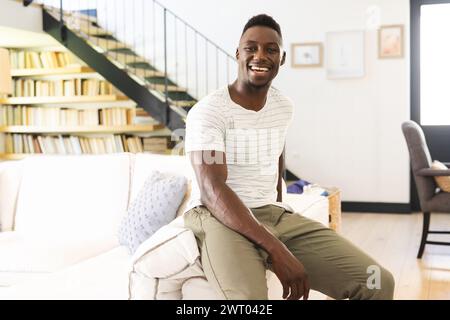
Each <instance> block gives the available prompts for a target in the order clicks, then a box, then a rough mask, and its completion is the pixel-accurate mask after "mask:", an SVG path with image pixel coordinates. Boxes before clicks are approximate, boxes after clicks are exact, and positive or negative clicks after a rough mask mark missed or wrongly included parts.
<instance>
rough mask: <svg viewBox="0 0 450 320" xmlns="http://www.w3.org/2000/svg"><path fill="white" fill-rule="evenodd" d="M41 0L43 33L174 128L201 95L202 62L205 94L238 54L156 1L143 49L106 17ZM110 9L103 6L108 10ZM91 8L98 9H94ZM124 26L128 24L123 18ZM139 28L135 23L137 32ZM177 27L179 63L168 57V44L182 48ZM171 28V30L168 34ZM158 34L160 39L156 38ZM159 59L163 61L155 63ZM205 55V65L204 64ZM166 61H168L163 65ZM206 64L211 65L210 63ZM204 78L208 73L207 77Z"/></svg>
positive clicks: (180, 126) (182, 120) (128, 4)
mask: <svg viewBox="0 0 450 320" xmlns="http://www.w3.org/2000/svg"><path fill="white" fill-rule="evenodd" d="M41 2H43V4H44V6H43V27H44V31H46V32H47V33H49V34H50V35H51V36H52V37H54V38H55V39H56V40H58V41H59V42H60V43H61V44H63V45H64V46H65V47H67V48H68V49H69V50H70V51H71V52H72V53H74V54H75V55H77V56H78V57H79V58H80V59H81V60H83V61H84V62H85V63H86V64H87V65H88V66H90V67H91V68H92V69H94V70H96V71H97V72H98V73H100V74H101V75H102V76H103V77H104V78H105V79H107V80H108V81H109V82H111V83H112V84H113V85H114V86H115V87H116V88H117V89H118V90H120V91H121V92H122V93H123V94H125V95H126V96H128V97H129V98H130V99H132V100H134V101H135V102H136V103H137V105H138V106H139V107H140V108H143V109H144V110H145V111H147V113H148V114H149V115H150V116H152V117H153V118H154V119H156V120H157V121H159V122H160V123H162V124H164V125H165V126H166V127H167V128H168V129H170V130H172V131H173V130H176V129H180V128H184V127H185V119H186V115H187V113H188V111H189V109H190V108H191V107H192V106H193V105H194V104H195V103H196V101H197V100H198V99H199V98H201V96H199V95H200V94H199V86H200V84H199V81H200V79H199V73H200V72H202V71H200V68H199V64H200V63H202V64H203V69H206V72H207V74H206V80H205V79H203V80H202V81H203V83H204V84H205V86H206V90H203V91H204V94H206V92H207V91H208V89H210V90H211V89H213V88H212V85H210V83H211V82H214V83H215V85H216V87H219V83H220V84H221V85H225V84H226V83H228V80H229V70H228V69H229V65H230V63H229V61H230V60H231V61H234V58H233V57H232V56H230V55H228V54H227V53H226V52H225V51H223V50H222V49H220V48H219V47H218V46H217V45H215V44H214V43H212V42H211V41H210V40H208V39H207V38H206V37H204V36H203V35H202V34H201V33H199V32H198V31H197V30H195V29H194V28H192V27H191V26H190V25H189V24H187V23H186V22H185V21H184V20H181V19H180V18H179V17H177V16H176V15H175V14H173V13H172V12H170V11H169V10H168V9H166V8H165V7H163V6H161V5H160V4H159V3H158V2H156V1H148V2H150V3H152V5H153V7H152V11H150V12H147V17H149V16H151V17H152V18H153V27H154V28H153V31H152V32H153V34H148V33H147V34H146V32H145V30H144V31H142V32H141V37H142V41H141V44H140V47H139V45H136V44H134V43H130V42H128V43H127V42H126V41H123V40H122V39H120V37H119V36H118V34H120V32H119V31H120V30H117V29H118V28H117V27H116V28H110V27H108V26H107V25H108V24H110V23H108V20H106V21H103V23H104V24H106V26H102V25H101V23H100V21H99V19H98V18H97V16H92V15H89V14H87V13H86V12H83V11H80V10H65V9H64V5H65V3H66V2H68V1H61V2H62V4H63V9H61V8H55V7H52V6H46V5H45V4H46V1H41ZM148 2H147V3H148ZM53 3H54V1H50V4H53ZM136 3H137V1H133V0H131V1H127V3H126V5H127V6H134V4H136ZM139 3H141V4H142V5H143V6H144V7H143V8H142V11H145V10H146V8H145V3H144V2H139ZM155 7H157V8H159V12H160V13H161V14H162V18H160V19H159V20H161V21H163V25H162V26H160V27H159V28H158V30H160V32H159V33H158V34H157V35H156V36H155V30H156V29H157V26H156V25H155V23H156V20H158V19H157V18H156V17H155V13H157V12H158V11H157V9H155ZM139 9H140V8H133V9H132V10H133V12H137V11H139ZM107 10H108V9H106V8H105V10H104V11H107ZM91 12H92V11H91ZM93 12H96V10H94V11H93ZM117 15H118V14H117V13H115V14H114V15H113V18H115V19H117ZM124 19H125V17H124ZM169 19H171V21H172V22H171V30H169V29H170V28H169V26H168V25H167V24H168V22H167V21H169ZM142 21H143V25H142V26H143V27H144V29H145V24H144V23H145V21H146V20H145V18H144V19H143V20H142ZM123 26H124V27H125V26H126V23H125V21H124V22H123ZM112 29H115V30H112ZM136 30H137V29H135V28H134V27H133V33H135V32H136ZM173 30H175V33H174V35H175V37H174V36H173ZM177 30H184V36H185V39H184V43H183V44H184V47H185V48H184V49H185V56H184V57H183V58H184V59H179V56H180V54H179V53H178V54H176V57H175V59H176V61H173V62H171V60H174V57H173V52H172V56H170V54H169V52H168V47H169V46H171V47H172V48H173V47H175V50H176V48H177V46H180V39H179V38H181V37H180V36H179V35H177ZM171 31H172V34H170V32H171ZM188 32H190V33H191V34H192V35H193V36H192V37H191V38H192V40H193V41H192V42H193V43H194V42H195V47H192V46H193V45H192V44H189V43H188V39H187V34H188ZM124 34H125V35H126V33H125V32H122V37H123V35H124ZM158 37H159V39H160V41H157V40H155V38H158ZM169 38H172V42H173V43H171V42H170V41H169V40H168V39H169ZM173 38H175V39H173ZM199 39H201V40H202V41H203V42H204V44H205V46H204V47H202V48H199V45H198V41H199ZM145 40H147V46H148V44H149V42H151V41H152V42H153V43H151V45H150V46H151V47H152V48H151V50H150V51H153V57H149V54H146V52H145V48H146V47H145V45H144V46H143V44H142V42H145ZM133 42H135V40H133ZM188 46H190V48H189V52H191V51H192V52H193V53H195V61H194V62H191V65H190V66H188V63H189V61H188V59H187V57H188V54H189V52H188V51H187V50H188ZM208 46H209V48H208ZM142 47H144V50H142ZM161 48H162V49H163V50H161ZM211 48H212V49H211ZM157 50H158V51H159V52H160V54H159V56H158V54H155V52H156V51H157ZM208 50H209V51H210V52H212V54H210V55H211V56H214V54H215V64H216V66H214V65H213V63H210V62H209V61H208ZM162 51H163V52H162ZM172 51H173V50H172ZM199 51H203V57H200V55H199ZM175 52H176V51H175ZM219 54H220V55H221V56H222V62H225V63H222V64H221V65H224V66H226V68H227V71H226V72H222V78H224V77H225V75H226V80H225V79H223V80H221V81H219V70H220V67H219V63H221V60H219ZM152 59H153V60H154V61H152ZM157 59H158V60H159V64H158V63H156V60H157ZM205 59H206V64H204V63H205ZM200 60H201V61H200ZM209 60H211V58H209ZM162 62H164V63H163V64H162ZM208 63H210V64H211V65H210V66H208ZM169 64H170V65H175V70H172V72H171V70H169ZM183 64H185V65H183ZM208 67H209V68H208ZM172 69H173V68H172ZM208 69H209V70H208ZM179 70H183V71H184V74H183V75H180V73H181V72H179ZM189 71H191V78H190V79H188V73H189ZM215 71H216V72H217V74H216V75H215V77H216V79H215V81H214V79H213V77H214V75H213V76H210V78H209V79H208V73H211V72H215ZM181 76H183V77H184V78H185V79H184V84H185V86H181V85H179V83H180V78H181ZM203 78H205V77H204V76H203ZM189 84H190V85H189ZM188 87H189V88H188ZM208 87H209V88H208Z"/></svg>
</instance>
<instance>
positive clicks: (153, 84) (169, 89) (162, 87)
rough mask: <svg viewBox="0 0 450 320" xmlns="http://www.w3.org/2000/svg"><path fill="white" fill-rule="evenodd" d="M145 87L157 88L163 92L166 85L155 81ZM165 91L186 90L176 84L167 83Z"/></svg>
mask: <svg viewBox="0 0 450 320" xmlns="http://www.w3.org/2000/svg"><path fill="white" fill-rule="evenodd" d="M147 88H149V89H153V90H157V91H160V92H165V90H166V87H165V85H164V84H156V83H150V84H148V85H147ZM167 91H169V92H186V89H185V88H181V87H178V86H177V85H168V86H167Z"/></svg>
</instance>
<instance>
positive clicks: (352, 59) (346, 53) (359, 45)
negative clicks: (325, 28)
mask: <svg viewBox="0 0 450 320" xmlns="http://www.w3.org/2000/svg"><path fill="white" fill-rule="evenodd" d="M325 46H326V68H327V77H328V79H345V78H359V77H363V76H364V31H342V32H327V34H326V45H325Z"/></svg>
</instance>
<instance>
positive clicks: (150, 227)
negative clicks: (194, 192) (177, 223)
mask: <svg viewBox="0 0 450 320" xmlns="http://www.w3.org/2000/svg"><path fill="white" fill-rule="evenodd" d="M186 189H187V179H186V177H184V176H182V175H174V174H169V173H161V172H159V171H153V172H152V173H151V174H150V176H149V177H148V178H147V180H146V181H145V183H144V186H143V187H142V189H141V190H140V192H139V194H138V195H137V196H136V198H135V199H134V200H133V202H132V203H131V204H130V207H129V208H128V214H127V215H126V216H125V217H124V219H123V221H122V223H121V225H120V227H119V233H118V238H119V242H120V244H121V245H125V246H126V247H128V249H129V252H130V253H134V252H135V251H136V249H137V247H138V246H139V245H140V244H141V243H142V242H144V241H145V240H147V239H148V238H149V237H150V236H152V235H153V234H154V233H155V232H156V231H157V230H158V229H159V228H161V227H162V226H164V225H166V224H168V223H169V222H170V221H172V220H173V219H175V217H176V214H177V210H178V207H179V206H180V204H181V201H182V200H183V198H184V196H185V194H186Z"/></svg>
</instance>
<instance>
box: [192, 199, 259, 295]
mask: <svg viewBox="0 0 450 320" xmlns="http://www.w3.org/2000/svg"><path fill="white" fill-rule="evenodd" d="M184 220H185V225H186V227H188V228H190V229H191V230H192V231H193V232H194V234H195V236H196V238H197V242H198V245H199V248H200V250H201V257H202V266H203V270H204V272H205V275H206V277H207V279H208V281H209V282H210V283H211V284H212V285H213V287H214V288H215V289H216V290H217V291H218V292H219V293H220V294H221V295H222V296H223V297H224V298H225V299H236V300H239V299H267V282H266V277H265V264H264V261H263V258H262V256H261V255H260V253H259V250H258V249H257V248H256V247H255V245H254V244H253V243H252V242H250V241H249V240H247V239H246V238H245V237H243V236H242V235H240V234H239V233H237V232H235V231H233V230H231V229H229V228H228V227H226V226H225V225H223V224H222V223H221V222H220V221H218V220H217V219H216V218H215V217H214V216H213V215H212V214H211V213H210V212H209V210H208V209H207V208H205V207H197V208H194V209H192V210H190V211H188V212H187V213H186V214H185V216H184Z"/></svg>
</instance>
